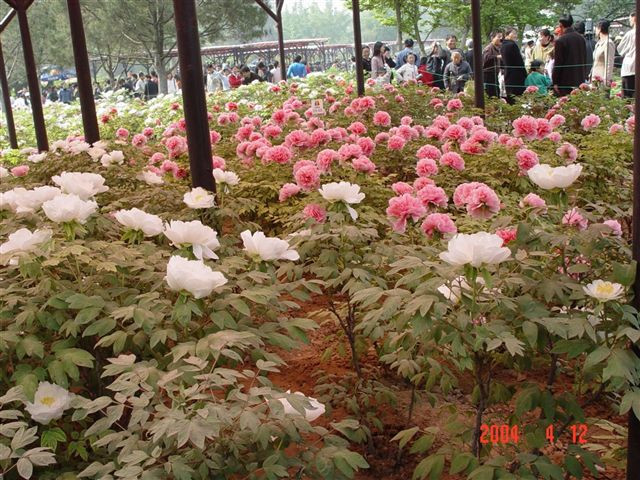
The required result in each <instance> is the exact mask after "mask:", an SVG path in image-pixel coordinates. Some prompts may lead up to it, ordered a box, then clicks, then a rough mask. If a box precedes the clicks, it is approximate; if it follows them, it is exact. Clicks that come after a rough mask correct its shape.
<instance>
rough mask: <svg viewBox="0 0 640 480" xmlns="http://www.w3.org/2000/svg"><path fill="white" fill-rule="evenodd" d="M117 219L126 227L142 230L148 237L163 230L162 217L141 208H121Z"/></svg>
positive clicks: (117, 213)
mask: <svg viewBox="0 0 640 480" xmlns="http://www.w3.org/2000/svg"><path fill="white" fill-rule="evenodd" d="M115 219H116V220H117V221H118V223H120V224H121V225H124V226H125V227H129V228H130V229H132V230H140V231H142V232H143V233H144V235H145V236H146V237H153V236H155V235H160V234H161V233H162V230H163V224H162V219H161V218H160V217H158V216H157V215H152V214H150V213H147V212H144V211H142V210H140V209H139V208H132V209H131V210H120V211H118V212H116V214H115Z"/></svg>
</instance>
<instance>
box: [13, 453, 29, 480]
mask: <svg viewBox="0 0 640 480" xmlns="http://www.w3.org/2000/svg"><path fill="white" fill-rule="evenodd" d="M16 467H18V473H19V474H20V476H21V477H22V478H31V475H33V464H32V463H31V462H30V461H29V459H28V458H21V459H20V460H18V463H16Z"/></svg>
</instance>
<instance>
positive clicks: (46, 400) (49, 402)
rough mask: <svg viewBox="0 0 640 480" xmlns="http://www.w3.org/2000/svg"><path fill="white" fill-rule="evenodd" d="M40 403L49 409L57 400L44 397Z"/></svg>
mask: <svg viewBox="0 0 640 480" xmlns="http://www.w3.org/2000/svg"><path fill="white" fill-rule="evenodd" d="M40 403H41V404H43V405H46V406H47V407H50V406H51V405H53V404H54V403H56V399H55V398H53V397H42V398H41V399H40Z"/></svg>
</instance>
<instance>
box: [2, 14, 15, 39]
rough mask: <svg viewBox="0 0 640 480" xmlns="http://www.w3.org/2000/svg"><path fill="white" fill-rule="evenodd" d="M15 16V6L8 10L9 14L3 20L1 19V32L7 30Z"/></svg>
mask: <svg viewBox="0 0 640 480" xmlns="http://www.w3.org/2000/svg"><path fill="white" fill-rule="evenodd" d="M15 16H16V10H15V8H12V9H11V10H9V11H8V12H7V14H6V15H5V16H4V18H3V19H2V20H0V33H2V32H4V31H5V30H6V28H7V27H8V26H9V24H10V23H11V20H13V17H15Z"/></svg>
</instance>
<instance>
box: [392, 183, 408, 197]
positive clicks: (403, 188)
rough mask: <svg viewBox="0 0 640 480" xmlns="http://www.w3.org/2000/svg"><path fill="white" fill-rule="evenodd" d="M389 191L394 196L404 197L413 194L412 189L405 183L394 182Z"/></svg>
mask: <svg viewBox="0 0 640 480" xmlns="http://www.w3.org/2000/svg"><path fill="white" fill-rule="evenodd" d="M391 189H392V190H393V192H394V193H395V194H396V195H404V194H405V193H413V187H412V186H411V185H409V184H408V183H406V182H396V183H394V184H393V185H391Z"/></svg>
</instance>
